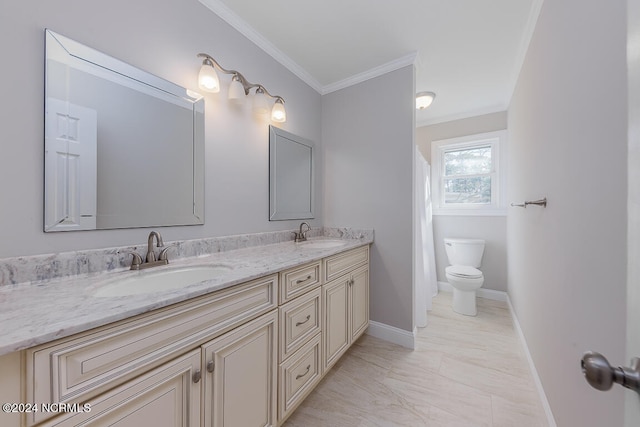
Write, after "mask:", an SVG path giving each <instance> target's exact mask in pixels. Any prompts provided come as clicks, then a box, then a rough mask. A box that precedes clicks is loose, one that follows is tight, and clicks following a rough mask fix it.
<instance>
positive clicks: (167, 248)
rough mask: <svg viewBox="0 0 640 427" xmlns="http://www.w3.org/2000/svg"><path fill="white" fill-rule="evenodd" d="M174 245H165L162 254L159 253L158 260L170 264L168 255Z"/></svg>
mask: <svg viewBox="0 0 640 427" xmlns="http://www.w3.org/2000/svg"><path fill="white" fill-rule="evenodd" d="M172 247H173V245H170V246H165V247H164V249H162V250H161V251H160V255H158V261H166V263H167V264H169V258H168V257H167V252H168V251H169V249H171V248H172Z"/></svg>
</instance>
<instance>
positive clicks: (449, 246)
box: [444, 238, 484, 268]
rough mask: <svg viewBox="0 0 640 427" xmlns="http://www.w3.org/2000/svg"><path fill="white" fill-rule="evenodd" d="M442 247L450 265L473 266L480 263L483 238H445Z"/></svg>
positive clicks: (477, 265) (482, 251) (478, 265)
mask: <svg viewBox="0 0 640 427" xmlns="http://www.w3.org/2000/svg"><path fill="white" fill-rule="evenodd" d="M444 248H445V250H446V251H447V258H449V264H451V265H468V266H471V267H475V268H478V267H480V266H481V265H482V254H483V253H484V240H481V239H452V238H445V239H444Z"/></svg>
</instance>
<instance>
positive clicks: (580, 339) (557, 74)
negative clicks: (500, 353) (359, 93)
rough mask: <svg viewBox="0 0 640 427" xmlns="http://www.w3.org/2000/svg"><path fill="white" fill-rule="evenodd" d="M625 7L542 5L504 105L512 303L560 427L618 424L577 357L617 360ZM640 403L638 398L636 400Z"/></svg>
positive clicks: (616, 3) (612, 400) (619, 0)
mask: <svg viewBox="0 0 640 427" xmlns="http://www.w3.org/2000/svg"><path fill="white" fill-rule="evenodd" d="M625 7H626V2H625V0H609V1H601V0H587V1H585V0H565V1H546V2H544V5H543V8H542V11H541V13H540V16H539V19H538V23H537V26H536V30H535V33H534V35H533V38H532V40H531V44H530V46H529V50H528V52H527V55H526V59H525V62H524V65H523V68H522V70H521V73H520V76H519V80H518V83H517V86H516V89H515V92H514V95H513V98H512V100H511V104H510V107H509V112H508V113H509V114H508V116H509V119H508V129H509V175H508V177H509V194H510V199H511V200H521V199H523V198H536V197H539V196H547V197H548V200H549V205H548V207H547V208H546V209H541V208H535V209H534V208H530V209H529V208H528V209H526V210H525V209H518V210H513V209H512V210H510V211H509V216H508V220H507V235H508V247H509V269H508V275H509V277H508V278H509V280H508V282H509V294H510V297H511V300H512V302H513V306H514V308H515V312H516V314H517V316H518V319H519V321H520V325H521V327H522V330H523V332H524V335H525V337H526V340H527V344H528V346H529V349H530V351H531V355H532V358H533V361H534V363H535V365H536V369H537V371H538V373H539V375H540V377H541V380H542V384H543V386H544V389H545V393H546V395H547V398H548V399H549V402H550V405H551V409H552V411H553V414H554V416H555V419H556V421H557V424H558V426H561V427H564V426H567V427H573V426H621V425H622V424H623V402H624V397H623V393H624V391H623V390H624V389H623V388H622V387H615V388H614V389H612V390H611V391H608V392H606V393H602V392H599V391H596V390H594V389H592V388H590V387H589V385H588V384H587V383H586V381H585V380H584V378H583V376H582V373H581V370H580V363H579V362H580V359H581V357H582V354H583V352H585V351H586V350H595V351H599V352H601V353H603V354H605V355H606V356H607V357H608V358H609V360H610V361H611V362H612V364H615V365H622V364H625V363H627V362H628V360H625V352H624V348H625V341H624V337H625V329H626V328H625V313H626V310H625V296H626V218H627V217H626V208H627V203H626V197H627V161H626V155H627V135H626V132H627V104H626V103H627V95H626V94H627V92H626V90H627V87H626V56H625V45H626V15H625V11H626V9H625ZM636 400H637V396H636Z"/></svg>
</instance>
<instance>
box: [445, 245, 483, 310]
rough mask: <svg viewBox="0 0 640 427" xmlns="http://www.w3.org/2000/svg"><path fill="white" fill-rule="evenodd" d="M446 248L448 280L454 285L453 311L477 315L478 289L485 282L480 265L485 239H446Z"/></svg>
mask: <svg viewBox="0 0 640 427" xmlns="http://www.w3.org/2000/svg"><path fill="white" fill-rule="evenodd" d="M444 248H445V250H446V251H447V258H449V264H451V265H450V266H449V267H447V268H446V270H445V271H446V273H447V281H448V282H449V284H450V285H451V286H452V287H453V311H455V312H456V313H460V314H464V315H467V316H475V315H476V314H477V313H478V311H477V310H476V291H477V290H478V289H480V287H481V286H482V284H483V283H484V276H483V275H482V271H480V270H478V267H480V265H481V264H482V254H483V253H484V240H480V239H451V238H445V239H444Z"/></svg>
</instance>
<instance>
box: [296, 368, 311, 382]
mask: <svg viewBox="0 0 640 427" xmlns="http://www.w3.org/2000/svg"><path fill="white" fill-rule="evenodd" d="M309 369H311V365H307V370H306V371H305V372H304V374H299V375H296V379H297V380H299V379H300V378H302V377H304V376H305V375H307V374H308V373H309Z"/></svg>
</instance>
